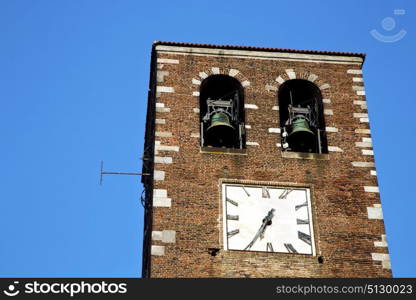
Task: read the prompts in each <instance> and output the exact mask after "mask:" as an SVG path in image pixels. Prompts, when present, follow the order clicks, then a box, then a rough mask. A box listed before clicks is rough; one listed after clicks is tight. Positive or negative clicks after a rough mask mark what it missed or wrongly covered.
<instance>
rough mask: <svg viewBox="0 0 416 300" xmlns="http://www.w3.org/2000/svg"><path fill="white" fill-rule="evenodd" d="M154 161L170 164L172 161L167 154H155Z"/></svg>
mask: <svg viewBox="0 0 416 300" xmlns="http://www.w3.org/2000/svg"><path fill="white" fill-rule="evenodd" d="M154 162H155V164H171V163H172V162H173V161H172V157H169V156H155V160H154Z"/></svg>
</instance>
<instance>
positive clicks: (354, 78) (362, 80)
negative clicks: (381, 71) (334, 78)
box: [352, 77, 364, 82]
mask: <svg viewBox="0 0 416 300" xmlns="http://www.w3.org/2000/svg"><path fill="white" fill-rule="evenodd" d="M352 82H364V79H363V78H362V77H353V78H352Z"/></svg>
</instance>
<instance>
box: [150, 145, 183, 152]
mask: <svg viewBox="0 0 416 300" xmlns="http://www.w3.org/2000/svg"><path fill="white" fill-rule="evenodd" d="M155 150H156V151H174V152H179V147H178V146H167V145H156V146H155Z"/></svg>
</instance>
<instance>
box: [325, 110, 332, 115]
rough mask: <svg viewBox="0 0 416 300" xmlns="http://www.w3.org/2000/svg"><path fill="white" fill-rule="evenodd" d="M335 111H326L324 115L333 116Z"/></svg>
mask: <svg viewBox="0 0 416 300" xmlns="http://www.w3.org/2000/svg"><path fill="white" fill-rule="evenodd" d="M333 114H334V111H333V110H332V109H324V115H327V116H332V115H333Z"/></svg>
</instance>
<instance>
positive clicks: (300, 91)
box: [278, 79, 328, 153]
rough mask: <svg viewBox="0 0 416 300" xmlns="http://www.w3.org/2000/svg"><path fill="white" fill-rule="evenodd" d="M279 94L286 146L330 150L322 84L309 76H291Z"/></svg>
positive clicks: (311, 151) (286, 147) (284, 144)
mask: <svg viewBox="0 0 416 300" xmlns="http://www.w3.org/2000/svg"><path fill="white" fill-rule="evenodd" d="M278 97H279V112H280V127H281V138H282V147H283V150H284V151H294V152H309V153H328V146H327V139H326V133H325V120H324V114H323V104H322V95H321V91H320V90H319V88H318V87H317V86H316V85H315V84H313V83H312V82H310V81H307V80H303V79H293V80H288V81H286V82H285V83H284V84H283V85H282V86H281V87H280V89H279V95H278Z"/></svg>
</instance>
